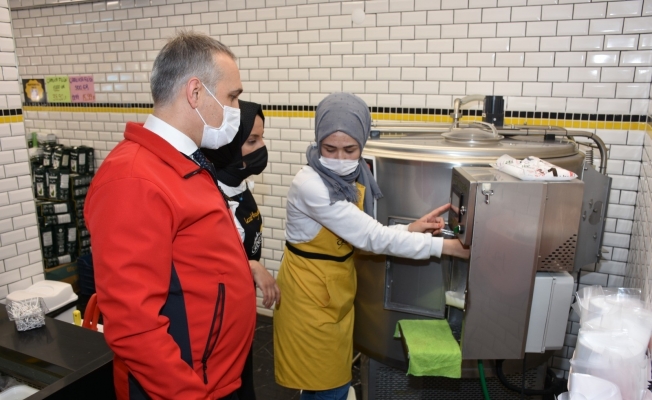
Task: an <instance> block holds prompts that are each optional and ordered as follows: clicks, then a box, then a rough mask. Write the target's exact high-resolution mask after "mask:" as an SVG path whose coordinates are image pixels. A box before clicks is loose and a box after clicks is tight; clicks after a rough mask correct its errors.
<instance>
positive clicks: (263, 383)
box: [240, 315, 362, 400]
mask: <svg viewBox="0 0 652 400" xmlns="http://www.w3.org/2000/svg"><path fill="white" fill-rule="evenodd" d="M254 386H255V390H256V398H257V400H292V399H297V400H298V399H299V391H298V390H292V389H286V388H284V387H282V386H279V385H278V384H276V382H275V381H274V337H273V327H272V319H271V318H270V317H264V316H261V315H259V316H258V320H257V324H256V334H255V335H254ZM353 387H354V389H355V390H356V397H357V398H358V399H362V395H361V393H360V373H359V367H358V365H354V367H353ZM240 400H247V399H240Z"/></svg>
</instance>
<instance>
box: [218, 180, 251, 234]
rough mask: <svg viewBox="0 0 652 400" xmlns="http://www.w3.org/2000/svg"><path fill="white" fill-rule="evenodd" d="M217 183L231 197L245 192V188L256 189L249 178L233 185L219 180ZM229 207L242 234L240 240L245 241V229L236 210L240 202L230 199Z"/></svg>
mask: <svg viewBox="0 0 652 400" xmlns="http://www.w3.org/2000/svg"><path fill="white" fill-rule="evenodd" d="M217 184H218V185H220V188H221V189H222V191H223V192H224V194H225V195H227V196H229V197H235V196H237V195H239V194H240V193H242V192H244V191H245V190H247V189H249V190H253V189H254V182H253V181H248V180H246V179H245V180H243V181H242V182H240V185H238V186H236V187H233V186H228V185H227V184H225V183H222V182H220V181H217ZM228 203H229V208H230V209H231V214H232V215H233V221H234V222H235V227H236V228H237V229H238V233H239V234H240V240H242V241H243V242H244V240H245V230H244V228H243V227H242V224H240V221H238V219H237V218H236V217H235V210H236V209H237V208H238V206H239V205H240V203H238V202H237V201H233V200H229V201H228Z"/></svg>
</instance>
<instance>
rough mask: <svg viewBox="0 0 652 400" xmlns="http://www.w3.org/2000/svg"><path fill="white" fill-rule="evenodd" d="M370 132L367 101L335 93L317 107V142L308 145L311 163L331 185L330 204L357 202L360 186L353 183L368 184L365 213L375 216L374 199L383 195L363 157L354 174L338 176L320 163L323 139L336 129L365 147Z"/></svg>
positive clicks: (309, 163) (308, 156)
mask: <svg viewBox="0 0 652 400" xmlns="http://www.w3.org/2000/svg"><path fill="white" fill-rule="evenodd" d="M370 131H371V114H369V108H368V107H367V104H366V103H365V102H364V100H362V99H361V98H359V97H358V96H356V95H354V94H351V93H333V94H331V95H328V96H326V98H325V99H324V100H322V101H321V102H320V103H319V105H318V106H317V111H316V113H315V142H316V143H315V144H311V145H310V146H308V149H307V151H306V155H307V158H308V165H310V166H311V167H312V169H314V170H315V171H316V172H317V173H318V174H319V176H320V177H321V179H322V180H323V181H324V184H325V185H326V187H327V188H328V195H329V197H330V201H331V204H333V203H335V202H336V201H340V200H346V201H349V202H351V203H354V204H355V203H357V202H358V195H359V193H358V189H357V188H356V186H355V184H354V182H356V181H357V182H359V183H360V184H361V185H363V186H364V187H365V191H366V196H365V198H364V212H365V213H367V214H369V215H370V216H372V217H373V213H374V199H379V198H381V197H383V194H382V193H381V192H380V188H379V187H378V184H377V183H376V180H375V179H374V177H373V175H372V174H371V171H370V170H369V167H368V166H367V163H366V162H365V161H364V160H363V159H362V157H360V160H359V165H358V167H357V168H356V169H355V171H353V172H352V173H351V174H349V175H346V176H339V175H337V174H335V173H334V172H332V171H331V170H329V169H328V168H326V167H324V166H323V165H322V163H321V162H319V157H320V156H321V154H320V146H321V142H322V141H323V140H324V139H326V138H327V137H328V136H330V135H331V134H332V133H335V132H344V133H346V134H347V135H349V136H351V137H352V138H353V139H355V141H356V142H358V145H359V146H360V152H361V154H362V149H364V145H365V143H367V138H368V137H369V132H370Z"/></svg>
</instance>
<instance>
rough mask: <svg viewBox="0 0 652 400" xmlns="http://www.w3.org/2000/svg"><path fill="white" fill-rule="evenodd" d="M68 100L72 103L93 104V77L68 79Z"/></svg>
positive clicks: (81, 76) (83, 76) (84, 76)
mask: <svg viewBox="0 0 652 400" xmlns="http://www.w3.org/2000/svg"><path fill="white" fill-rule="evenodd" d="M70 100H71V101H72V102H73V103H94V102H95V85H94V84H93V75H80V76H71V77H70Z"/></svg>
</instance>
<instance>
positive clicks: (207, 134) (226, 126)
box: [195, 83, 240, 149]
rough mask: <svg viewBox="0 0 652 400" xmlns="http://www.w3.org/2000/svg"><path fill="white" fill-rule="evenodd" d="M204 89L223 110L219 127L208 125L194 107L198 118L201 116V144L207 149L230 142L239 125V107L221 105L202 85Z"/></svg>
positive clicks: (217, 147) (216, 147)
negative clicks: (202, 128) (202, 126)
mask: <svg viewBox="0 0 652 400" xmlns="http://www.w3.org/2000/svg"><path fill="white" fill-rule="evenodd" d="M202 85H203V86H204V89H206V91H207V92H208V94H210V95H211V97H212V98H214V99H215V101H217V104H219V105H220V107H222V109H223V110H224V116H223V118H222V125H220V127H219V128H215V127H214V126H210V125H208V124H207V123H206V121H205V120H204V117H202V116H201V114H199V110H198V109H196V108H195V111H197V114H198V115H199V118H201V120H202V122H203V123H204V134H203V135H202V137H201V146H200V147H204V148H207V149H219V148H220V147H222V146H226V145H227V144H229V143H231V141H232V140H233V138H234V137H235V135H236V133H238V128H239V127H240V109H239V108H233V107H229V106H223V105H222V103H220V101H219V100H218V99H217V98H216V97H215V96H214V95H213V93H211V91H210V90H208V88H207V87H206V85H204V84H203V83H202Z"/></svg>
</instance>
